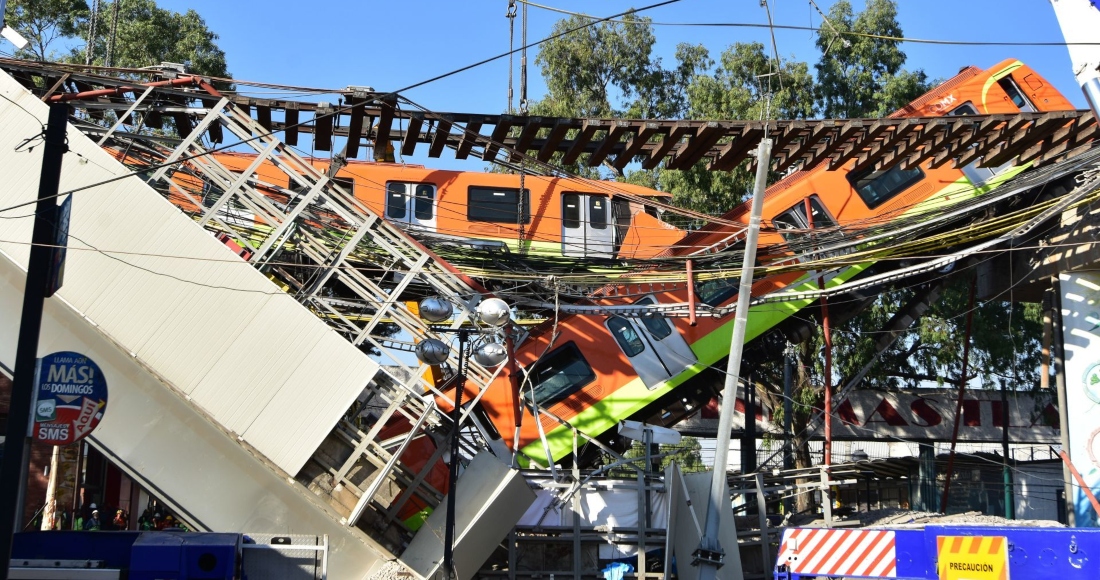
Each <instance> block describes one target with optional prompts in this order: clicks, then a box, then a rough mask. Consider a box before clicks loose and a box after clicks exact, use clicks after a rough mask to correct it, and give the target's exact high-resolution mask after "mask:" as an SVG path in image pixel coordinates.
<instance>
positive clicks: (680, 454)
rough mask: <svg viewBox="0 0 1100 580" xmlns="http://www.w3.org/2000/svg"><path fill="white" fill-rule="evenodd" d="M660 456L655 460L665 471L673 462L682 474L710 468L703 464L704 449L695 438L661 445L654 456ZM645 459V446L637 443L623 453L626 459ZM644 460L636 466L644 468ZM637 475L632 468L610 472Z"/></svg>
mask: <svg viewBox="0 0 1100 580" xmlns="http://www.w3.org/2000/svg"><path fill="white" fill-rule="evenodd" d="M658 455H659V456H660V457H658V458H657V459H656V460H655V463H657V466H658V468H659V469H660V470H662V471H663V470H664V469H665V468H666V467H668V466H669V465H670V464H671V463H672V462H673V461H675V462H676V464H677V465H678V466H679V467H680V472H681V473H695V472H699V471H706V470H707V469H709V466H707V465H705V464H704V463H703V457H702V447H701V446H700V444H699V440H698V439H696V438H694V437H682V438H681V439H680V443H679V444H678V445H661V446H660V447H659V452H658V453H655V454H654V456H658ZM639 457H645V445H644V444H642V443H641V442H640V441H635V442H634V443H633V444H632V445H631V446H630V449H627V450H626V452H625V453H623V458H624V459H636V458H639ZM644 463H645V461H644V460H641V461H637V462H634V465H636V466H638V467H643V464H644ZM635 473H636V471H634V469H632V468H630V467H616V468H613V469H611V470H610V474H611V475H614V476H617V477H630V476H633V475H634V474H635Z"/></svg>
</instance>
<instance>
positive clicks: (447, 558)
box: [416, 297, 511, 579]
mask: <svg viewBox="0 0 1100 580" xmlns="http://www.w3.org/2000/svg"><path fill="white" fill-rule="evenodd" d="M419 310H420V317H421V318H423V319H425V320H427V321H428V322H435V323H438V322H443V321H444V320H447V319H448V318H450V317H451V315H452V314H453V312H454V309H453V306H452V305H451V303H450V302H448V301H446V300H444V299H442V298H437V297H432V298H425V299H424V300H422V301H421V302H420V307H419ZM477 315H478V316H477V319H478V320H479V321H481V322H484V323H485V324H488V325H489V326H490V327H491V330H482V329H481V328H476V327H475V328H467V327H459V328H451V327H448V326H439V325H435V324H432V325H429V326H428V328H429V330H432V331H433V332H451V333H455V335H456V336H457V338H458V372H457V373H455V376H454V377H453V378H452V381H453V382H454V383H455V396H454V409H452V411H451V422H452V424H453V427H452V431H451V460H450V464H449V465H448V468H449V469H448V477H447V498H448V499H447V522H446V524H445V526H444V531H443V566H442V568H443V577H444V578H448V579H450V578H457V577H458V575H457V574H456V572H455V569H454V543H455V505H456V504H457V501H456V500H457V497H456V496H455V492H456V490H457V488H458V462H459V458H460V454H459V440H460V437H459V434H460V432H461V428H460V427H461V426H460V423H461V421H462V391H463V390H464V389H465V387H466V371H467V369H468V367H469V356H470V355H471V354H472V356H473V357H474V358H475V359H476V360H477V361H478V363H479V364H481V365H482V366H490V367H491V366H496V365H498V364H500V363H502V362H504V359H505V358H506V357H507V351H506V350H505V349H504V348H503V347H501V345H500V344H499V343H496V342H483V343H482V344H481V345H480V347H479V348H478V349H477V350H476V351H475V352H473V353H468V352H467V346H466V345H467V343H468V342H469V341H470V335H477V336H484V335H486V334H492V335H495V334H497V332H498V331H499V329H500V328H501V327H503V326H504V325H505V324H507V323H508V321H509V320H510V319H511V317H510V311H509V308H508V305H507V304H506V303H505V302H504V301H503V300H501V299H499V298H489V299H487V300H484V301H482V302H481V303H480V304H478V307H477ZM449 356H450V348H449V347H448V346H447V345H446V344H445V343H444V342H443V341H441V340H439V339H437V338H429V339H426V340H423V341H421V342H420V343H419V344H417V346H416V357H417V358H418V359H420V362H422V363H424V364H430V365H438V364H443V363H444V362H446V361H447V359H448V357H449Z"/></svg>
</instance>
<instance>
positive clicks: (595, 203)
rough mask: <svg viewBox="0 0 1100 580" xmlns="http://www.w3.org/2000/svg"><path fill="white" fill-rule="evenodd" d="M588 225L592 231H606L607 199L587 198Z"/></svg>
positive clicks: (593, 196)
mask: <svg viewBox="0 0 1100 580" xmlns="http://www.w3.org/2000/svg"><path fill="white" fill-rule="evenodd" d="M588 223H589V225H591V226H592V229H594V230H606V229H607V198H606V197H603V196H597V195H590V196H588Z"/></svg>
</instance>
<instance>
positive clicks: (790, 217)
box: [772, 194, 836, 259]
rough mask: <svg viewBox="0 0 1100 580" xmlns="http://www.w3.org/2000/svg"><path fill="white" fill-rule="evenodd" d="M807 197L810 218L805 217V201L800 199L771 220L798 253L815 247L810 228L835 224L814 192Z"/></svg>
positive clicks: (829, 226)
mask: <svg viewBox="0 0 1100 580" xmlns="http://www.w3.org/2000/svg"><path fill="white" fill-rule="evenodd" d="M807 199H808V200H809V202H810V218H811V219H806V201H802V202H800V203H797V204H795V206H794V207H792V208H791V209H789V210H787V211H785V212H783V213H781V214H779V215H777V216H775V219H773V220H772V224H774V225H775V229H777V230H779V233H780V235H782V236H783V239H784V240H786V241H787V244H788V245H789V246H790V248H791V251H793V252H795V253H798V254H801V253H803V252H810V251H813V250H814V249H816V248H815V246H814V236H813V234H812V233H811V232H809V230H810V229H819V228H831V227H833V226H835V225H836V220H834V219H833V216H832V215H829V210H827V209H825V206H824V205H823V204H822V203H821V198H819V197H818V196H817V195H816V194H815V195H811V196H810V197H808V198H807ZM800 259H802V258H800Z"/></svg>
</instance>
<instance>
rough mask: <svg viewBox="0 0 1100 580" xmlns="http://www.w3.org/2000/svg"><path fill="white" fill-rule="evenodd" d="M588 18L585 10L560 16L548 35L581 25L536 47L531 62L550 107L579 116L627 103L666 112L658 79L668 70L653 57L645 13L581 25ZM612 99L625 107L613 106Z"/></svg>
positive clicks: (602, 113)
mask: <svg viewBox="0 0 1100 580" xmlns="http://www.w3.org/2000/svg"><path fill="white" fill-rule="evenodd" d="M591 21H592V19H591V18H589V17H588V16H571V17H569V18H567V19H564V20H559V21H558V22H557V23H556V24H555V25H554V29H553V31H552V32H551V35H555V34H561V33H563V32H565V31H566V30H570V29H573V28H578V27H581V28H580V29H579V30H576V31H574V32H572V33H570V34H567V35H565V36H562V37H560V38H555V39H554V40H551V41H549V42H546V43H544V44H543V45H542V46H541V47H540V48H539V53H538V56H536V57H535V64H537V65H538V66H539V68H540V70H541V71H542V76H543V78H544V79H545V80H546V87H547V96H546V99H545V100H548V101H550V103H547V104H548V105H550V108H551V110H553V109H558V110H561V111H570V112H571V113H572V114H573V115H577V116H583V117H608V116H612V115H620V114H621V113H622V112H623V111H624V110H626V109H630V108H634V109H636V110H637V111H638V112H639V114H640V115H642V116H654V115H659V114H660V113H661V112H665V113H667V112H668V111H667V110H666V109H667V108H668V106H669V105H668V104H667V102H666V100H665V99H663V98H660V97H662V96H663V94H662V93H663V91H662V90H661V89H660V87H659V84H660V83H661V82H662V81H664V80H666V79H667V75H666V73H668V71H664V70H663V69H661V67H660V59H655V58H654V57H653V44H654V42H655V38H654V35H653V27H652V25H651V23H650V19H648V18H640V17H637V16H634V15H632V14H628V15H626V16H625V17H623V19H622V21H621V22H603V23H600V24H597V25H593V26H584V25H585V24H587V23H589V22H591ZM613 99H614V100H615V101H622V102H625V103H626V107H622V108H619V107H616V106H615V105H614V104H613V102H612V101H613ZM551 103H552V104H551Z"/></svg>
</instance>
